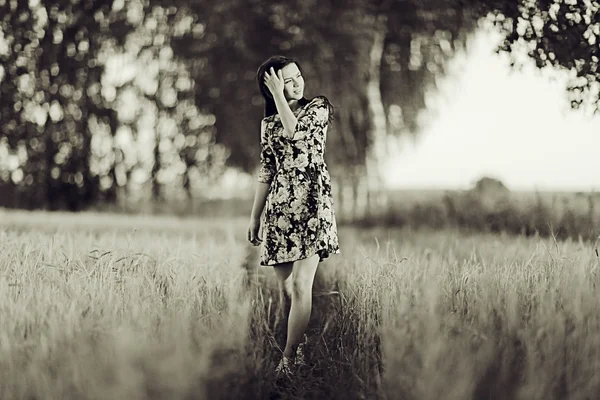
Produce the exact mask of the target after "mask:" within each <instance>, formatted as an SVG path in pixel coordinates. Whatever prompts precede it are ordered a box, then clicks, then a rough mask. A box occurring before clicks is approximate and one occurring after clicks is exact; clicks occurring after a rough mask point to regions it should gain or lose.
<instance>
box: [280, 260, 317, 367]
mask: <svg viewBox="0 0 600 400" xmlns="http://www.w3.org/2000/svg"><path fill="white" fill-rule="evenodd" d="M318 266H319V256H318V255H316V254H315V255H314V256H312V257H308V258H305V259H303V260H298V261H295V262H294V266H293V270H292V306H291V308H290V315H289V318H288V331H287V341H286V344H285V350H284V351H283V355H284V356H285V357H289V358H291V357H293V355H294V353H295V347H296V345H297V344H298V343H300V342H302V338H303V336H304V332H305V331H306V328H307V326H308V321H309V320H310V314H311V310H312V287H313V282H314V280H315V274H316V272H317V267H318Z"/></svg>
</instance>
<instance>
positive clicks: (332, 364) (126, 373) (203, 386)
mask: <svg viewBox="0 0 600 400" xmlns="http://www.w3.org/2000/svg"><path fill="white" fill-rule="evenodd" d="M0 221H1V222H0V227H1V229H0V239H1V240H0V296H1V297H0V298H1V299H2V302H1V303H0V304H1V305H0V320H1V321H2V325H1V326H0V398H2V399H205V398H210V399H221V398H222V399H231V398H303V399H308V398H333V399H335V398H340V399H341V398H345V399H350V398H368V399H376V398H381V399H460V400H464V399H528V400H529V399H564V398H570V399H591V398H596V397H597V393H599V392H600V373H598V372H597V371H600V368H599V367H600V365H599V364H600V361H599V360H600V357H599V355H600V315H598V312H597V310H598V309H599V307H600V293H599V291H600V289H599V288H598V287H597V286H598V284H599V283H600V278H599V277H598V274H599V273H600V270H599V268H598V266H599V265H600V260H599V259H598V257H597V253H596V252H595V251H594V247H595V246H594V245H593V244H589V243H584V242H576V241H564V242H558V243H557V242H554V241H553V240H551V239H539V238H516V237H509V236H504V235H491V234H490V235H471V236H470V235H466V234H461V233H458V232H456V231H451V230H446V231H441V232H435V231H431V232H418V233H417V232H412V231H410V230H383V229H374V230H360V231H359V230H353V229H351V228H347V229H343V230H342V231H341V245H342V251H343V254H342V255H340V256H334V257H332V258H331V259H330V260H328V261H327V262H326V263H325V264H324V265H323V266H322V268H320V269H319V274H318V279H317V282H316V286H315V291H316V296H315V313H314V315H313V318H312V320H311V326H310V333H311V335H310V341H309V346H308V354H307V356H308V361H309V362H310V365H311V367H310V369H309V370H307V371H303V372H302V374H301V375H300V376H299V377H298V378H297V379H296V380H294V381H291V382H277V381H276V380H275V377H274V376H273V373H272V371H273V368H274V367H275V364H276V362H277V361H278V354H279V353H278V352H279V350H278V349H277V346H278V345H281V344H282V343H283V339H284V333H285V321H284V320H283V319H282V315H283V311H284V309H285V308H286V307H288V306H289V304H287V300H286V299H283V298H281V297H280V293H279V291H278V290H277V287H276V282H275V279H274V276H273V274H272V271H270V270H269V269H258V270H256V269H254V267H255V266H256V252H255V250H256V249H254V248H248V247H247V246H246V244H245V243H244V241H243V237H244V231H245V224H246V220H245V219H239V220H235V219H229V220H219V219H213V220H207V219H203V220H194V219H175V218H169V217H161V218H144V217H141V216H138V217H122V216H110V215H101V214H83V215H74V214H44V213H34V214H27V213H20V212H17V213H12V212H11V213H5V212H2V213H0ZM244 267H245V268H244Z"/></svg>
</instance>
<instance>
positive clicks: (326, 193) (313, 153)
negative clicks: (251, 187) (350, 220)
mask: <svg viewBox="0 0 600 400" xmlns="http://www.w3.org/2000/svg"><path fill="white" fill-rule="evenodd" d="M294 114H295V115H296V118H297V124H296V129H295V132H294V136H293V137H292V138H287V137H285V136H283V124H282V123H281V120H280V118H279V115H277V114H275V115H272V116H270V117H267V118H264V119H263V120H262V122H261V141H260V144H261V156H260V159H261V165H260V169H259V173H258V181H259V182H263V183H269V184H270V187H269V193H268V195H267V201H266V205H265V213H264V217H263V224H262V234H263V243H262V247H261V251H260V263H261V265H264V266H267V265H276V264H280V263H285V262H292V261H296V260H300V259H304V258H307V257H310V256H312V255H314V254H318V255H319V261H320V262H321V261H323V260H324V259H326V258H327V257H329V255H330V254H338V253H340V248H339V240H338V233H337V224H336V220H335V212H334V208H333V197H332V193H331V177H330V175H329V172H328V170H327V165H326V164H325V160H324V153H325V142H326V135H327V126H328V120H329V108H328V105H327V102H326V101H325V99H324V98H323V97H315V98H314V99H313V100H312V101H310V102H309V103H308V104H306V105H304V106H303V107H299V108H298V109H297V110H296V111H295V112H294Z"/></svg>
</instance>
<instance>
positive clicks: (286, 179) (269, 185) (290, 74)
mask: <svg viewBox="0 0 600 400" xmlns="http://www.w3.org/2000/svg"><path fill="white" fill-rule="evenodd" d="M257 80H258V85H259V88H260V92H261V94H262V96H263V97H264V99H265V117H264V118H263V119H262V121H261V131H260V133H261V135H260V144H261V157H260V158H261V168H260V171H259V174H258V179H257V180H258V184H257V188H256V194H255V198H254V204H253V207H252V213H251V216H250V224H249V226H248V232H247V239H248V240H249V241H250V242H251V243H252V244H254V245H255V246H258V245H261V244H262V247H261V250H260V263H261V265H263V266H273V267H274V270H275V273H276V275H277V277H278V279H279V281H280V282H281V285H282V287H283V288H284V289H285V290H286V292H287V293H288V294H289V295H290V296H291V299H292V302H291V308H290V314H289V317H288V331H287V340H286V345H285V349H284V351H283V357H282V359H281V361H280V362H279V365H278V366H277V369H276V372H277V373H278V374H281V373H285V374H286V375H290V374H292V373H293V367H294V366H295V365H299V364H303V362H304V353H303V346H302V345H301V342H302V341H303V337H304V332H305V330H306V328H307V326H308V322H309V319H310V314H311V309H312V287H313V282H314V278H315V274H316V271H317V267H318V264H319V262H321V261H323V260H324V259H325V258H327V257H328V256H329V255H330V254H337V253H339V252H340V249H339V242H338V234H337V225H336V221H335V213H334V209H333V197H332V193H331V178H330V175H329V172H328V170H327V166H326V164H325V160H324V152H325V142H326V135H327V127H328V125H329V122H330V120H331V116H332V114H333V112H332V111H333V107H332V106H331V103H330V102H329V100H327V98H326V97H324V96H317V97H314V98H313V99H311V100H307V99H306V98H305V97H304V78H303V77H302V72H301V70H300V65H299V64H298V62H297V61H296V60H294V59H291V58H287V57H282V56H273V57H271V58H269V59H268V60H267V61H266V62H264V63H263V64H262V65H261V66H260V68H259V69H258V73H257ZM263 210H264V212H265V214H264V219H263V226H262V238H260V237H259V230H260V228H261V226H260V225H261V215H262V213H263Z"/></svg>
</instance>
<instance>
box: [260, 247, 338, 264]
mask: <svg viewBox="0 0 600 400" xmlns="http://www.w3.org/2000/svg"><path fill="white" fill-rule="evenodd" d="M322 250H326V249H317V250H316V251H315V252H311V253H310V255H309V256H305V257H299V258H296V257H294V258H289V259H286V260H282V261H276V262H274V263H273V264H264V263H263V261H262V260H261V261H260V266H261V267H274V266H275V265H277V264H283V263H288V262H294V261H298V260H303V259H305V258H308V257H312V256H314V255H315V254H318V255H319V262H323V261H324V260H325V259H327V258H329V256H330V255H332V254H340V253H341V251H340V249H339V248H338V249H337V250H335V251H328V252H327V257H323V258H321V255H320V254H319V252H320V251H322Z"/></svg>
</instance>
